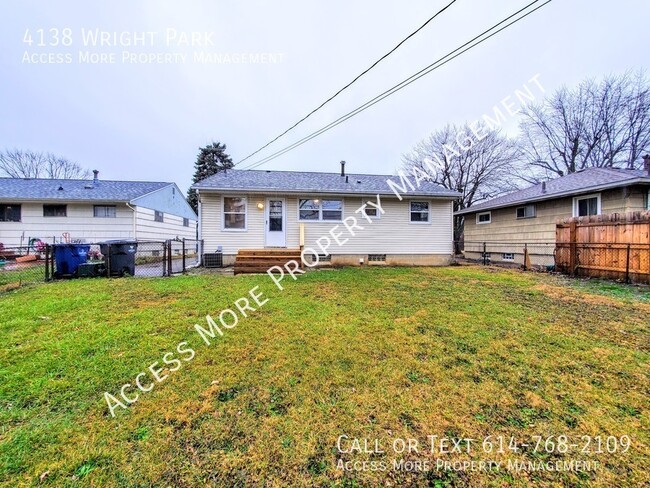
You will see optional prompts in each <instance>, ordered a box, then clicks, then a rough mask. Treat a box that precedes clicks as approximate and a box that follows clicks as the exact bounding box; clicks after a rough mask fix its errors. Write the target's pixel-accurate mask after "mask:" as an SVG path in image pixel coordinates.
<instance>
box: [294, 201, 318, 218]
mask: <svg viewBox="0 0 650 488" xmlns="http://www.w3.org/2000/svg"><path fill="white" fill-rule="evenodd" d="M319 209H320V205H319V202H318V200H300V201H299V203H298V218H299V219H300V220H319V219H320V213H319V212H320V210H319Z"/></svg>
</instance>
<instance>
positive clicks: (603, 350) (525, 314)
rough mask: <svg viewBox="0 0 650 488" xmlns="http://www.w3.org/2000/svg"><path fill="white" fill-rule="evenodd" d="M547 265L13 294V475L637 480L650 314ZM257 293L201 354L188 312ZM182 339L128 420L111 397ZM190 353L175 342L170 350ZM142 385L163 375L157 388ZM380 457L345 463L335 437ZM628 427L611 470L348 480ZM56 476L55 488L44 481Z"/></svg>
mask: <svg viewBox="0 0 650 488" xmlns="http://www.w3.org/2000/svg"><path fill="white" fill-rule="evenodd" d="M562 283H563V282H560V281H558V280H554V279H551V278H549V277H546V276H542V275H535V274H524V273H520V272H516V271H506V270H500V271H499V270H492V269H484V268H483V269H482V268H480V267H450V268H417V269H406V268H376V267H375V268H368V269H343V270H334V271H323V272H315V273H309V274H307V275H305V276H303V277H301V278H300V279H299V280H298V281H296V282H291V283H289V282H286V289H285V290H284V291H283V292H280V291H279V290H277V289H275V288H274V286H273V284H272V283H271V282H270V280H269V279H268V277H266V276H238V277H226V276H210V275H201V276H181V277H175V278H171V279H164V278H161V279H146V280H145V279H114V280H74V281H66V282H56V283H50V284H45V285H41V286H36V287H30V288H24V289H21V290H17V291H14V292H10V293H6V294H4V295H2V296H0V339H1V340H2V343H3V347H2V349H1V350H0V426H1V427H0V484H2V485H4V486H17V485H39V486H40V485H50V486H73V485H75V486H76V485H78V484H81V485H83V486H88V485H90V486H206V485H217V486H250V485H269V486H287V485H290V486H377V485H380V484H381V485H384V484H386V482H387V481H388V482H390V483H391V484H393V485H398V486H399V485H412V486H421V485H430V486H451V485H454V486H508V485H513V486H529V485H530V484H531V483H534V482H537V483H540V484H541V485H545V486H550V485H564V486H567V485H572V486H588V485H589V486H591V485H593V486H641V485H643V484H647V483H648V482H650V477H649V475H648V474H647V466H648V465H649V463H650V456H649V455H648V450H647V446H648V445H649V440H650V436H649V434H648V432H649V431H650V429H649V428H648V427H649V425H648V424H649V423H648V414H649V412H650V402H649V400H648V396H647V387H648V372H649V369H648V359H649V357H650V350H649V343H648V337H649V324H648V316H649V313H650V305H649V304H646V303H643V302H639V301H631V300H627V299H621V298H619V297H618V296H602V295H600V294H595V293H591V292H586V291H585V290H582V289H576V288H574V287H571V286H564V285H563V284H562ZM255 285H259V286H260V290H262V291H263V292H264V294H265V296H267V297H268V298H269V302H268V303H267V304H266V305H264V307H262V308H261V309H260V310H258V311H256V312H254V313H251V314H250V315H249V317H247V318H243V319H241V320H240V322H239V324H238V325H237V326H236V327H235V328H233V329H230V330H225V336H224V337H223V338H219V339H216V340H215V341H214V342H213V343H212V344H211V345H210V346H207V345H205V344H204V343H203V342H202V340H201V338H200V337H199V335H198V334H197V333H196V331H195V330H194V329H193V325H194V324H195V323H199V324H202V325H205V315H206V314H208V313H210V314H212V315H213V316H215V317H217V316H218V313H219V311H221V310H222V309H224V308H228V307H232V306H233V303H234V301H235V300H237V299H238V298H240V297H242V296H244V295H246V294H247V293H248V291H249V289H250V288H251V287H253V286H255ZM180 341H187V342H188V343H189V345H190V346H191V347H192V348H193V349H194V350H195V352H196V357H195V358H194V359H193V360H192V361H189V362H185V363H184V364H183V365H182V367H181V368H180V369H179V370H177V371H174V372H169V371H166V372H167V373H169V377H168V378H167V379H166V380H165V381H164V382H163V383H160V384H157V385H156V386H155V387H154V389H153V391H151V392H150V393H146V394H141V396H140V399H139V400H138V401H137V402H136V403H134V404H132V405H131V406H130V407H129V408H128V410H126V411H123V410H121V409H118V410H119V411H118V412H117V415H116V418H112V417H111V416H110V415H109V413H108V408H107V405H106V403H105V402H104V398H103V394H104V392H105V391H108V392H110V393H112V394H114V395H117V394H118V393H119V389H120V387H121V385H123V384H124V383H127V382H128V383H133V382H134V378H135V376H136V375H137V374H138V373H140V372H143V371H146V370H147V367H148V366H149V365H150V364H152V363H153V362H155V361H158V362H159V363H160V362H161V361H162V357H163V355H164V354H165V353H167V352H169V351H174V350H175V348H176V345H177V343H179V342H180ZM176 356H178V354H177V355H176ZM147 381H148V380H147ZM342 434H345V435H348V436H349V437H350V438H355V437H357V438H367V439H370V440H371V442H374V439H378V440H379V442H380V444H381V446H382V447H383V448H384V450H386V453H384V454H364V453H352V454H340V453H338V452H337V450H336V440H337V438H338V436H339V435H342ZM560 434H566V435H568V436H569V437H570V438H572V439H576V438H577V439H579V438H580V437H581V436H583V435H591V436H596V435H602V436H609V435H615V436H622V435H629V436H630V437H632V441H633V444H632V448H631V449H630V450H629V451H628V452H627V453H625V454H621V453H614V454H591V455H587V454H582V453H580V452H577V453H576V452H571V453H564V454H563V453H557V452H555V453H553V454H544V453H539V452H537V453H536V452H533V450H532V449H531V448H527V449H524V450H523V451H519V452H517V453H513V452H506V453H504V454H491V455H484V454H481V453H480V452H472V453H471V454H469V455H448V456H442V457H444V458H445V459H450V460H453V459H475V460H485V459H495V460H502V461H503V460H508V459H517V460H530V461H535V460H537V461H539V460H570V459H578V460H586V459H592V460H598V461H600V462H601V467H600V468H599V469H598V470H597V471H596V472H588V473H575V472H549V471H543V472H533V473H530V472H508V471H505V470H502V471H499V472H491V473H480V472H446V471H435V470H434V471H430V472H427V473H405V472H401V471H392V470H389V471H387V472H381V471H379V472H376V471H374V472H373V471H365V472H342V471H340V470H338V469H337V462H338V460H339V459H343V460H344V461H369V460H371V461H385V462H392V460H394V459H401V458H406V459H413V460H414V459H420V460H422V459H429V460H433V459H435V457H439V456H432V455H429V454H428V453H425V452H421V453H420V454H418V455H416V454H410V455H406V454H404V455H401V454H395V453H394V452H392V450H391V449H390V446H391V442H392V440H393V439H395V438H409V437H410V438H417V439H419V440H420V441H421V442H422V443H424V444H426V439H427V435H439V436H445V435H446V436H450V437H470V438H475V439H483V438H484V437H485V436H487V435H492V436H498V435H503V436H507V437H508V438H509V437H510V436H516V437H517V438H518V439H520V441H525V440H530V438H531V436H534V435H542V436H545V437H546V436H549V435H560ZM41 478H42V480H41Z"/></svg>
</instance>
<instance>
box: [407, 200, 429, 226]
mask: <svg viewBox="0 0 650 488" xmlns="http://www.w3.org/2000/svg"><path fill="white" fill-rule="evenodd" d="M409 205H410V214H411V216H410V220H411V223H413V224H427V223H429V202H416V201H412V202H410V203H409Z"/></svg>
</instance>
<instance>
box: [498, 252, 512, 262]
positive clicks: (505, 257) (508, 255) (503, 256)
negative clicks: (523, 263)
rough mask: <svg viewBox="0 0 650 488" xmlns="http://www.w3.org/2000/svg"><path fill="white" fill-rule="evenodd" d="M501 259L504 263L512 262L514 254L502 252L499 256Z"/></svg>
mask: <svg viewBox="0 0 650 488" xmlns="http://www.w3.org/2000/svg"><path fill="white" fill-rule="evenodd" d="M501 259H503V260H504V261H514V260H515V255H514V253H511V252H504V253H502V254H501Z"/></svg>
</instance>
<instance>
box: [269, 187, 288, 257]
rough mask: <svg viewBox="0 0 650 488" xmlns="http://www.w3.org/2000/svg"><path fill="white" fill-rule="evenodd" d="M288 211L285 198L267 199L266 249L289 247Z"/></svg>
mask: <svg viewBox="0 0 650 488" xmlns="http://www.w3.org/2000/svg"><path fill="white" fill-rule="evenodd" d="M286 220H287V211H286V205H285V201H284V198H272V197H269V198H267V199H266V231H265V234H266V240H265V242H266V247H286V246H287V222H286Z"/></svg>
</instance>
